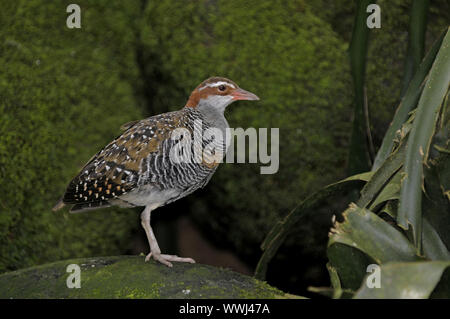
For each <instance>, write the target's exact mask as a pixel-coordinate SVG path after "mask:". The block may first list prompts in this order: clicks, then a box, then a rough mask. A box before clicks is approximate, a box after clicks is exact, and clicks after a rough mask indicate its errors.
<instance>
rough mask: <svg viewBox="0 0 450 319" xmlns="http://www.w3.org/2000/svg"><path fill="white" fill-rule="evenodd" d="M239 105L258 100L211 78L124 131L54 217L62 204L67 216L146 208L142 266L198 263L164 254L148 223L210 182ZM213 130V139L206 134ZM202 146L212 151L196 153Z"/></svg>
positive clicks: (74, 183) (73, 184)
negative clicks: (229, 114)
mask: <svg viewBox="0 0 450 319" xmlns="http://www.w3.org/2000/svg"><path fill="white" fill-rule="evenodd" d="M238 100H249V101H253V100H259V97H258V96H256V95H255V94H253V93H251V92H249V91H246V90H243V89H241V88H240V87H239V86H238V85H237V84H236V83H235V82H233V81H231V80H229V79H227V78H224V77H217V76H214V77H210V78H208V79H206V80H205V81H203V82H202V83H200V84H199V85H198V86H197V87H196V88H195V89H194V90H193V91H192V93H191V94H190V96H189V99H188V100H187V102H186V104H185V106H184V107H182V108H181V109H179V110H177V111H173V112H167V113H162V114H158V115H154V116H151V117H149V118H146V119H142V120H138V121H133V122H129V123H126V124H124V125H122V127H121V129H122V131H123V132H122V134H120V135H119V136H118V137H117V138H115V139H114V140H113V141H112V142H110V143H109V144H107V145H106V146H105V147H104V148H103V149H101V150H100V151H99V152H98V153H97V154H95V155H94V156H93V157H92V158H91V159H90V160H89V161H88V162H87V163H86V164H85V165H84V167H83V168H82V169H81V170H80V172H79V173H78V174H77V175H76V176H75V177H74V178H73V179H72V180H71V181H70V183H69V184H68V186H67V187H66V190H65V193H64V195H63V196H62V198H61V199H60V200H59V201H58V202H57V203H56V205H55V206H54V207H53V211H58V210H60V209H62V208H63V207H65V206H70V207H71V208H70V212H83V211H89V210H94V209H100V208H106V207H111V206H119V207H144V209H143V211H142V212H141V215H140V217H141V225H142V227H143V228H144V230H145V234H146V236H147V240H148V244H149V247H150V252H149V253H148V254H147V255H146V257H145V261H146V262H147V261H149V260H150V259H151V258H153V259H154V260H156V261H158V262H160V263H162V264H164V265H166V266H168V267H172V266H173V264H172V262H187V263H195V261H194V259H192V258H183V257H179V256H177V255H168V254H163V253H161V249H160V248H159V245H158V242H157V240H156V237H155V234H154V232H153V229H152V227H151V225H150V217H151V213H152V212H153V211H154V210H155V209H157V208H158V207H161V206H164V205H167V204H169V203H172V202H174V201H176V200H178V199H180V198H183V197H185V196H187V195H189V194H191V193H192V192H194V191H196V190H197V189H199V188H203V187H205V186H206V184H207V183H208V182H209V181H210V179H211V177H212V175H213V174H214V173H215V171H216V169H217V167H218V165H219V163H220V162H221V159H223V156H224V154H226V150H227V148H228V146H229V144H230V143H229V141H228V142H227V141H226V138H222V139H221V138H220V136H219V135H220V134H222V136H225V134H226V130H227V129H228V128H229V125H228V122H227V120H226V118H225V115H224V112H225V109H226V108H227V106H228V105H230V104H231V103H233V102H234V101H238ZM211 131H212V132H215V134H205V133H206V132H211ZM196 134H197V135H196ZM198 134H202V135H198ZM192 135H194V136H193V137H192ZM198 136H201V138H200V139H199V138H196V137H198ZM205 146H209V149H210V152H209V153H208V152H203V153H201V152H200V153H199V152H198V150H200V151H201V150H203V149H204V148H205ZM196 151H197V152H196ZM198 154H200V156H198ZM194 157H195V158H194ZM183 159H184V160H183Z"/></svg>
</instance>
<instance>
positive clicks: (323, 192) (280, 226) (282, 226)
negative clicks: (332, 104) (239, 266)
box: [255, 172, 373, 280]
mask: <svg viewBox="0 0 450 319" xmlns="http://www.w3.org/2000/svg"><path fill="white" fill-rule="evenodd" d="M372 175H373V172H366V173H362V174H357V175H354V176H350V177H348V178H346V179H344V180H341V181H339V182H337V183H333V184H330V185H328V186H326V187H324V188H322V189H320V190H318V191H317V192H315V193H313V194H312V195H311V196H309V197H307V198H306V199H305V200H303V201H302V202H300V204H298V205H297V206H296V207H295V208H294V209H293V210H292V211H291V212H290V213H289V214H288V215H287V216H286V217H285V218H283V220H280V221H278V222H277V223H276V224H275V225H274V227H273V228H272V229H271V230H270V232H269V233H268V234H267V236H266V238H265V239H264V241H263V243H262V244H261V249H262V250H263V251H264V253H263V254H262V256H261V258H260V259H259V262H258V265H257V266H256V270H255V277H256V278H258V279H262V280H263V279H264V278H265V276H266V272H267V265H268V264H269V262H270V260H271V259H272V258H273V256H275V254H276V252H277V251H278V248H279V247H280V246H281V244H282V243H283V241H284V239H285V238H286V236H287V233H288V231H289V230H290V228H291V227H292V226H293V225H294V224H295V223H296V222H297V221H298V220H299V219H300V218H301V217H302V216H303V215H305V214H306V213H307V212H309V211H311V210H313V209H314V208H315V207H317V206H318V205H320V203H321V202H322V201H323V200H325V199H328V198H329V197H330V196H332V195H333V194H336V193H338V192H344V191H346V190H349V189H352V188H354V187H355V183H360V182H361V181H368V180H369V179H370V177H371V176H372Z"/></svg>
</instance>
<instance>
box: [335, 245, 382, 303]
mask: <svg viewBox="0 0 450 319" xmlns="http://www.w3.org/2000/svg"><path fill="white" fill-rule="evenodd" d="M327 256H328V259H329V261H330V265H331V266H332V267H333V268H334V269H335V270H336V272H337V274H338V277H339V283H340V285H341V287H342V290H349V291H353V292H354V291H356V290H357V289H358V288H359V287H360V286H361V281H362V280H363V279H364V277H365V275H366V274H367V273H366V269H367V266H368V265H370V264H373V263H375V261H374V260H373V259H371V258H370V257H369V256H367V255H366V254H364V253H363V252H362V251H361V250H358V249H356V248H355V247H352V246H348V245H347V244H340V243H335V244H333V245H330V246H328V249H327ZM339 293H340V292H339V291H337V292H335V294H336V296H338V295H339Z"/></svg>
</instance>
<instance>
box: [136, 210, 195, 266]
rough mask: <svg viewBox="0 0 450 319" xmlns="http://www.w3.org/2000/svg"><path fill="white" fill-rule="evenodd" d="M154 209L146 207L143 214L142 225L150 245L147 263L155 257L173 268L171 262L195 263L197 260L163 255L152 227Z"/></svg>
mask: <svg viewBox="0 0 450 319" xmlns="http://www.w3.org/2000/svg"><path fill="white" fill-rule="evenodd" d="M152 209H153V207H152V206H146V207H145V209H144V211H143V212H142V213H141V225H142V227H143V228H144V230H145V234H146V235H147V239H148V243H149V245H150V253H149V254H148V255H147V256H146V257H145V261H149V260H150V258H151V257H153V258H154V259H155V260H157V261H159V262H160V263H162V264H164V265H166V266H168V267H172V263H171V261H178V262H188V263H195V260H194V259H192V258H182V257H178V256H176V255H165V254H161V249H160V248H159V245H158V242H157V241H156V237H155V234H154V233H153V229H152V227H151V226H150V213H151V212H152Z"/></svg>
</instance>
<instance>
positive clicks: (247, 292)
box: [0, 256, 284, 299]
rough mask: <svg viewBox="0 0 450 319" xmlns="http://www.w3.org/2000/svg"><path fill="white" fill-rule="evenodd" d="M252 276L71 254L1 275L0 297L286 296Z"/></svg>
mask: <svg viewBox="0 0 450 319" xmlns="http://www.w3.org/2000/svg"><path fill="white" fill-rule="evenodd" d="M69 264H78V265H79V266H80V268H81V277H80V280H81V281H80V283H81V288H79V289H77V288H73V289H69V288H67V286H66V280H67V277H68V276H69V273H67V272H66V268H67V266H68V265H69ZM283 297H284V293H282V292H281V291H279V290H277V289H275V288H273V287H270V286H269V285H267V284H266V283H263V282H260V281H258V280H256V279H253V278H251V277H248V276H244V275H241V274H238V273H234V272H232V271H229V270H225V269H219V268H214V267H211V266H205V265H199V264H193V265H192V264H178V263H177V264H175V265H174V267H173V268H168V267H166V266H164V265H161V264H159V263H156V262H154V261H151V262H149V263H146V262H144V258H142V257H130V256H121V257H102V258H87V259H72V260H66V261H59V262H55V263H51V264H46V265H42V266H37V267H33V268H28V269H23V270H19V271H14V272H10V273H6V274H3V275H0V298H131V299H135V298H283Z"/></svg>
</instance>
